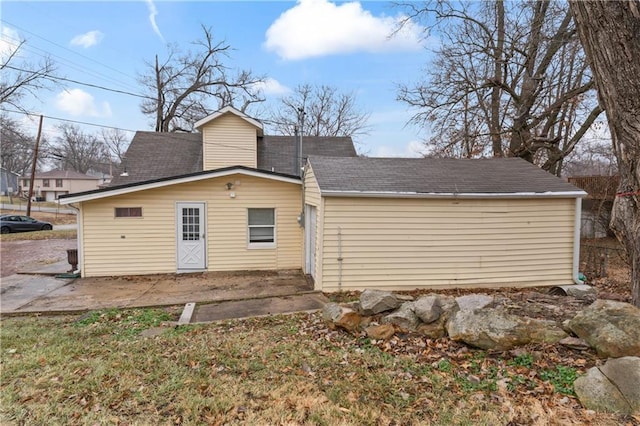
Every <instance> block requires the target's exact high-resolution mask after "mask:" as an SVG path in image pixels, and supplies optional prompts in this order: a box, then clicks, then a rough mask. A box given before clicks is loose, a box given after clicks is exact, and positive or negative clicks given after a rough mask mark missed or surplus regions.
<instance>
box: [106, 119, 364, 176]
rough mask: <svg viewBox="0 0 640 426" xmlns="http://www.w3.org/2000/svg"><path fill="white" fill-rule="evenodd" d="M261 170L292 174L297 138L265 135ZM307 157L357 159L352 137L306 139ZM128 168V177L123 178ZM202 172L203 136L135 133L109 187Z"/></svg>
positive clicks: (261, 139) (260, 143)
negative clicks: (347, 157) (320, 156)
mask: <svg viewBox="0 0 640 426" xmlns="http://www.w3.org/2000/svg"><path fill="white" fill-rule="evenodd" d="M257 144H258V146H257V149H258V153H257V155H258V169H260V170H266V171H275V172H278V173H286V174H293V161H294V158H293V157H294V155H295V137H293V136H263V137H259V138H258V140H257ZM308 155H326V156H355V155H357V154H356V150H355V148H354V147H353V142H352V141H351V138H349V137H336V138H325V137H305V138H303V157H305V158H306V157H307V156H308ZM125 168H126V170H127V173H128V175H129V176H120V174H121V173H122V172H123V171H124V169H125ZM200 171H202V134H201V133H157V132H142V131H139V132H136V134H135V136H134V137H133V140H132V141H131V144H130V145H129V149H128V150H127V153H126V155H125V161H124V163H123V164H122V165H121V167H120V168H119V169H118V170H117V171H116V172H115V173H114V177H113V179H112V181H111V183H110V184H109V186H117V185H126V184H130V183H134V182H141V181H147V180H154V179H161V178H165V177H170V176H180V175H184V174H188V173H194V172H200Z"/></svg>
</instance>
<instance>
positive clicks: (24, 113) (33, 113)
mask: <svg viewBox="0 0 640 426" xmlns="http://www.w3.org/2000/svg"><path fill="white" fill-rule="evenodd" d="M2 111H6V112H11V113H15V114H22V115H28V116H30V117H33V116H35V117H39V116H43V117H44V118H48V119H50V120H56V121H66V122H68V123H75V124H82V125H85V126H94V127H102V128H105V129H113V130H122V131H123V132H133V133H135V132H137V130H131V129H123V128H122V127H115V126H106V125H104V124H95V123H89V122H86V121H79V120H70V119H68V118H60V117H53V116H50V115H44V114H38V113H35V112H26V111H17V110H10V109H5V108H3V109H2Z"/></svg>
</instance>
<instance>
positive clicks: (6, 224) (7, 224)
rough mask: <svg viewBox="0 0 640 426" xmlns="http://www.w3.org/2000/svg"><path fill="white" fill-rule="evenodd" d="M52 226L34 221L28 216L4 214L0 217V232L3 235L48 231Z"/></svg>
mask: <svg viewBox="0 0 640 426" xmlns="http://www.w3.org/2000/svg"><path fill="white" fill-rule="evenodd" d="M52 229H53V226H52V225H51V224H50V223H49V222H43V221H41V220H36V219H34V218H32V217H29V216H21V215H16V214H5V215H2V216H0V230H1V231H2V233H3V234H8V233H10V232H28V231H50V230H52Z"/></svg>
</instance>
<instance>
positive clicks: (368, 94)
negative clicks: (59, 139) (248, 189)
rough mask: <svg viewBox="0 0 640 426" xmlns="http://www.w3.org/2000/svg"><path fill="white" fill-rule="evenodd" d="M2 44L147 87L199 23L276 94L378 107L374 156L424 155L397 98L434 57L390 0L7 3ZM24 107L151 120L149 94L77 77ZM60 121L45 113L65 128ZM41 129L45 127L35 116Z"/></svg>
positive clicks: (65, 70) (129, 123)
mask: <svg viewBox="0 0 640 426" xmlns="http://www.w3.org/2000/svg"><path fill="white" fill-rule="evenodd" d="M0 7H1V14H0V17H1V20H2V21H1V25H2V31H1V33H2V46H0V47H1V48H2V51H3V52H6V49H10V48H11V44H12V42H14V41H15V40H16V39H17V38H20V39H25V40H26V44H25V46H24V49H22V53H21V59H23V60H28V61H31V62H37V61H38V60H40V59H42V56H43V55H44V54H45V53H46V54H49V55H50V56H51V58H52V59H53V60H54V61H55V62H56V64H57V66H58V74H59V75H61V76H63V77H66V78H68V79H74V80H78V81H81V82H84V83H90V84H94V85H99V86H104V87H109V88H113V89H117V90H122V91H126V92H133V93H140V92H141V88H140V85H139V83H138V82H137V81H136V76H137V75H138V74H139V73H140V72H142V71H143V70H144V69H145V65H144V62H145V61H151V60H152V59H153V57H154V55H155V54H156V53H157V54H159V55H160V56H161V57H162V55H163V54H164V53H165V52H166V43H176V44H178V45H180V46H181V47H186V46H188V44H189V43H190V42H191V41H193V40H196V39H198V38H200V37H201V35H202V30H201V25H205V26H208V27H211V28H212V29H213V33H214V35H215V37H216V39H217V40H223V39H224V40H226V42H227V43H228V44H230V45H231V46H232V47H233V48H234V51H233V52H232V56H231V58H230V59H228V60H227V62H226V65H228V66H229V67H232V68H242V69H247V68H248V69H251V70H252V71H253V72H254V73H256V74H260V75H265V76H266V77H267V78H268V80H267V84H266V85H265V86H264V94H265V96H266V97H267V103H266V104H265V105H263V106H261V107H259V108H258V109H257V110H253V111H250V112H252V113H253V115H255V116H256V118H261V116H260V109H261V108H268V107H269V104H270V103H274V102H276V101H277V99H278V98H279V97H280V96H282V95H286V94H287V93H288V91H289V90H291V89H292V88H294V87H295V86H297V85H300V84H305V83H310V84H326V85H331V86H335V87H337V88H338V89H339V90H341V91H344V92H353V93H354V94H355V95H356V97H357V99H358V103H359V105H360V107H361V108H362V109H363V110H365V111H367V112H369V113H370V114H371V117H370V120H369V124H370V127H371V130H370V135H369V136H365V137H363V138H361V139H360V140H359V141H358V142H359V151H360V152H361V153H365V154H368V155H371V156H409V155H413V156H415V155H416V149H419V147H420V142H419V141H420V140H421V139H422V138H423V137H424V133H421V132H420V131H419V130H418V129H416V128H414V127H411V126H406V123H407V121H408V120H409V118H410V117H411V111H409V110H408V108H407V106H406V105H404V104H402V103H400V102H397V101H396V100H395V98H396V87H397V84H399V83H410V82H413V81H416V80H418V79H419V78H420V73H421V71H422V70H423V69H424V67H425V66H426V63H427V59H428V53H427V51H426V50H425V49H424V44H425V41H424V39H423V37H424V33H423V28H422V27H421V26H420V25H418V24H417V23H412V24H411V25H409V26H408V27H407V28H406V30H405V31H404V32H403V33H402V34H399V36H398V37H395V38H392V39H389V37H388V35H389V33H390V31H391V30H392V29H393V27H394V25H395V23H396V21H397V19H398V17H399V16H400V15H401V12H402V11H401V10H400V9H397V8H394V7H393V6H392V5H391V4H390V3H387V2H379V1H373V2H339V3H338V2H331V1H329V0H301V1H298V2H292V1H291V2H285V1H261V2H246V1H234V2H223V1H200V2H170V1H157V0H156V1H154V2H152V1H149V0H147V1H138V2H117V1H112V2H92V1H85V2H48V1H41V2H39V1H33V2H31V1H6V0H5V1H2V4H1V5H0ZM24 106H25V107H26V108H27V109H28V110H30V111H34V112H38V113H44V114H46V115H50V116H54V117H60V118H66V119H71V120H78V121H84V122H90V123H96V124H101V125H106V126H115V127H119V128H124V129H133V130H136V129H138V130H149V129H150V128H151V123H150V122H149V120H148V119H147V118H146V117H145V116H143V115H142V113H141V112H140V110H139V99H138V98H135V97H131V96H128V95H124V94H117V93H112V92H108V91H103V90H100V89H96V88H91V87H87V86H82V85H77V84H73V83H67V85H66V87H65V88H61V87H54V88H53V90H51V91H45V92H41V93H39V94H38V98H28V99H25V102H24ZM57 124H59V123H58V122H56V121H54V120H45V127H46V129H47V131H48V132H49V134H50V135H51V136H55V130H54V129H53V127H54V126H55V125H57ZM27 126H31V127H33V129H32V130H31V131H32V133H35V125H33V124H27Z"/></svg>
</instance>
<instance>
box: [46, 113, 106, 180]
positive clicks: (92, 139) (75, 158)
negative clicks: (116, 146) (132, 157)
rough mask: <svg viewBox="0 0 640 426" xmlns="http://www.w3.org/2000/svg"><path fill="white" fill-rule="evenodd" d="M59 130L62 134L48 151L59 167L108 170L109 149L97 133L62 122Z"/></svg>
mask: <svg viewBox="0 0 640 426" xmlns="http://www.w3.org/2000/svg"><path fill="white" fill-rule="evenodd" d="M58 130H59V131H60V133H61V136H59V137H57V138H56V140H55V143H54V144H53V145H52V146H51V147H50V149H49V151H48V156H49V157H50V158H51V159H52V160H54V163H55V165H56V166H57V167H58V168H60V169H62V170H73V171H76V172H79V173H87V172H89V171H100V172H105V171H107V170H108V165H109V152H108V149H107V148H106V146H105V145H104V144H103V143H102V142H101V141H100V140H99V139H98V138H97V137H96V136H95V135H92V134H90V133H85V132H83V131H82V130H81V129H80V127H78V126H76V125H73V124H62V125H60V126H58Z"/></svg>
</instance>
